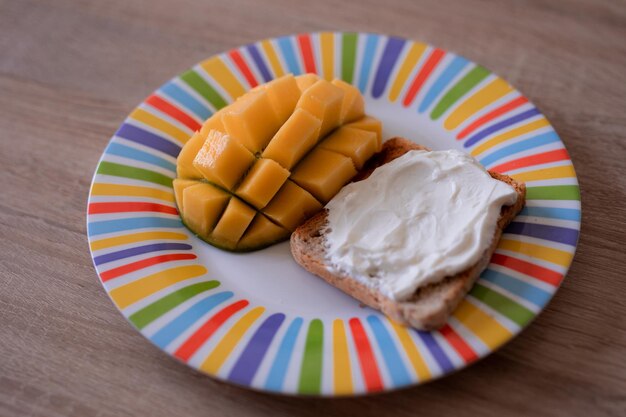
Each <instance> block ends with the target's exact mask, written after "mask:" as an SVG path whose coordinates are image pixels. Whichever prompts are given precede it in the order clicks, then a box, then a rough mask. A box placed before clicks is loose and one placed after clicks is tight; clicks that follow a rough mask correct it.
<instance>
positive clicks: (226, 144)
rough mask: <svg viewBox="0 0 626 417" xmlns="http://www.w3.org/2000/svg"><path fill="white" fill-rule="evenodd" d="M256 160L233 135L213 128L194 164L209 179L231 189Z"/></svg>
mask: <svg viewBox="0 0 626 417" xmlns="http://www.w3.org/2000/svg"><path fill="white" fill-rule="evenodd" d="M254 161H255V157H254V155H253V154H252V153H250V151H249V150H247V149H246V148H245V147H244V146H243V145H241V144H240V143H238V142H237V141H235V140H234V139H233V138H232V137H231V136H229V135H227V134H224V133H222V132H218V131H217V130H211V131H210V132H209V135H208V137H207V139H206V141H205V142H204V144H203V145H202V148H200V150H199V151H198V154H197V155H196V157H195V158H194V160H193V166H194V168H196V169H197V170H198V171H200V173H201V174H202V176H203V177H204V178H206V179H207V180H209V181H211V182H214V183H215V184H217V185H219V186H221V187H224V188H226V189H227V190H231V189H233V188H234V187H235V185H237V184H238V183H239V181H240V180H241V178H242V177H243V175H244V174H245V172H246V171H247V170H248V168H250V166H251V165H252V164H253V163H254Z"/></svg>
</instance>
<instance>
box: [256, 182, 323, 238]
mask: <svg viewBox="0 0 626 417" xmlns="http://www.w3.org/2000/svg"><path fill="white" fill-rule="evenodd" d="M321 209H322V205H321V204H320V202H319V201H317V200H316V199H315V197H313V196H312V195H311V194H310V193H308V192H307V191H306V190H304V189H302V188H300V187H299V186H297V185H296V184H294V183H293V182H291V181H289V180H287V182H286V183H285V185H283V186H282V188H281V189H280V191H279V192H278V193H277V194H276V196H275V197H274V198H273V199H272V201H271V202H270V203H269V204H268V205H267V207H266V208H265V209H264V210H263V213H265V215H267V217H269V218H270V219H272V220H273V221H274V222H276V223H278V224H279V225H281V226H282V227H284V228H285V229H287V230H289V231H290V232H292V231H294V230H295V228H296V227H298V226H299V225H300V224H301V223H302V222H303V221H305V220H306V219H308V218H309V217H311V216H312V215H313V214H315V213H317V212H318V211H320V210H321Z"/></svg>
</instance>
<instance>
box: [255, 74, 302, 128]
mask: <svg viewBox="0 0 626 417" xmlns="http://www.w3.org/2000/svg"><path fill="white" fill-rule="evenodd" d="M263 85H264V88H265V91H267V95H268V97H269V99H270V103H272V108H273V109H274V113H276V116H277V117H278V122H279V123H280V124H283V123H285V120H287V119H288V118H289V116H291V113H293V109H295V108H296V103H298V99H299V98H300V89H299V88H298V84H297V83H296V79H295V77H294V76H293V75H292V74H287V75H284V76H282V77H280V78H277V79H275V80H273V81H270V82H269V83H267V84H263Z"/></svg>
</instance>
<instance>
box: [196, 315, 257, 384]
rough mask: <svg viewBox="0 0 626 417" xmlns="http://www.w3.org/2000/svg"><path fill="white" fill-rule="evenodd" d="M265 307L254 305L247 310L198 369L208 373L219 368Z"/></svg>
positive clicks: (214, 372)
mask: <svg viewBox="0 0 626 417" xmlns="http://www.w3.org/2000/svg"><path fill="white" fill-rule="evenodd" d="M264 311H265V307H256V308H254V309H252V310H250V311H248V312H247V313H246V314H245V315H244V316H243V317H242V318H240V319H239V321H238V322H237V323H235V325H234V326H233V327H231V329H230V330H229V331H228V333H226V335H224V337H223V338H222V340H220V342H219V343H218V344H217V346H215V349H213V352H211V354H210V355H209V356H207V358H206V359H205V360H204V362H202V365H201V366H200V369H202V370H203V371H205V372H208V373H209V374H213V375H214V374H216V373H217V371H219V370H220V368H221V367H222V365H223V364H224V362H225V361H226V359H227V358H228V355H230V353H231V352H232V351H233V349H234V348H235V346H237V343H239V340H241V338H242V337H243V335H244V334H246V331H248V329H249V328H250V326H252V325H253V324H254V322H255V321H256V320H257V319H258V318H259V317H260V316H261V314H263V312H264Z"/></svg>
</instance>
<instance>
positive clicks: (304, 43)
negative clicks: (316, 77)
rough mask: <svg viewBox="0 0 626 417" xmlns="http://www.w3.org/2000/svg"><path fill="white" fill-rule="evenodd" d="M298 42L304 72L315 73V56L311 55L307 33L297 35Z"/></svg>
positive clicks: (309, 38) (311, 47) (311, 49)
mask: <svg viewBox="0 0 626 417" xmlns="http://www.w3.org/2000/svg"><path fill="white" fill-rule="evenodd" d="M298 44H299V45H300V51H301V52H302V60H303V61H304V69H305V72H314V73H317V70H316V69H315V58H314V57H313V46H311V37H310V36H309V35H298Z"/></svg>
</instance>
